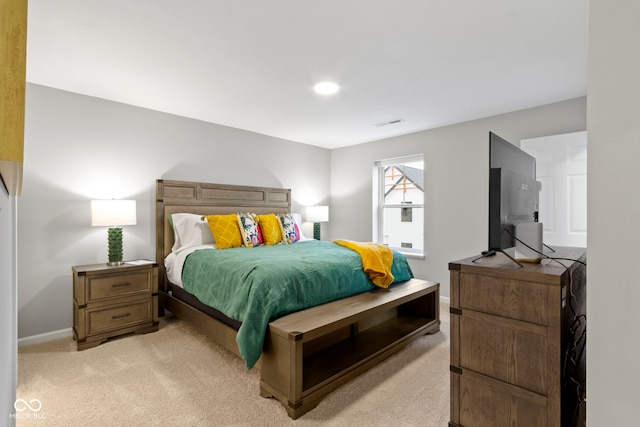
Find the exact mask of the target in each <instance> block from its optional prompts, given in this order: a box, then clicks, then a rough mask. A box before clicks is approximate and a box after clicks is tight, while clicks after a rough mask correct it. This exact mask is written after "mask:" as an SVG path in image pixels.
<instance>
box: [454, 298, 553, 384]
mask: <svg viewBox="0 0 640 427" xmlns="http://www.w3.org/2000/svg"><path fill="white" fill-rule="evenodd" d="M497 320H499V318H496V317H494V316H490V315H487V314H482V313H471V312H469V311H464V310H463V314H462V316H459V334H460V335H459V336H460V367H462V368H468V369H471V370H473V371H475V372H478V373H481V374H484V375H487V376H490V377H493V378H497V379H499V380H501V381H504V382H505V383H509V384H513V385H516V386H519V387H523V388H525V389H527V390H531V391H534V392H536V393H540V394H546V392H547V391H548V388H549V384H547V378H548V375H547V373H548V370H547V344H548V343H547V337H546V328H544V327H541V326H535V325H531V326H529V327H527V326H528V325H527V324H524V323H523V322H517V321H511V322H505V321H504V320H503V321H497ZM456 321H457V320H456ZM519 324H520V325H522V326H523V327H520V325H519Z"/></svg>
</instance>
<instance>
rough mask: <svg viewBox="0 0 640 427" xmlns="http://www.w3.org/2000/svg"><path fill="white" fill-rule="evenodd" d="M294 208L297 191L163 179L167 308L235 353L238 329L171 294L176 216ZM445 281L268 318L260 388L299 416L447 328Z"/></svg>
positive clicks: (161, 236) (159, 199) (160, 234)
mask: <svg viewBox="0 0 640 427" xmlns="http://www.w3.org/2000/svg"><path fill="white" fill-rule="evenodd" d="M290 211H291V190H289V189H282V188H269V187H251V186H238V185H224V184H211V183H201V182H188V181H169V180H158V181H157V182H156V261H157V262H158V265H159V266H160V296H159V305H160V314H161V315H162V314H163V312H164V310H165V309H166V310H168V311H170V312H172V313H173V314H174V315H176V316H178V317H179V318H182V319H184V320H186V321H187V322H189V323H190V324H192V325H193V326H195V327H196V328H198V329H200V330H201V331H202V332H204V333H205V334H206V335H208V336H209V337H211V338H212V339H213V340H214V341H216V342H217V343H219V344H220V345H222V346H223V347H224V348H226V349H228V350H229V351H231V352H232V353H235V354H236V355H238V356H239V355H240V353H239V350H238V346H237V344H236V340H235V337H236V329H235V328H234V327H232V326H229V325H228V324H226V323H224V322H222V321H220V320H218V319H216V318H214V317H212V316H210V315H209V314H206V313H204V312H203V311H201V310H199V309H197V308H195V307H193V306H191V305H189V304H187V303H185V302H183V301H182V300H180V299H178V298H176V297H175V296H173V295H172V294H171V292H169V283H168V281H167V277H166V272H165V270H164V258H165V257H166V256H167V255H168V254H169V253H170V252H171V248H172V246H173V231H172V229H171V225H170V223H169V220H168V218H169V215H171V214H174V213H181V212H188V213H196V214H202V215H215V214H229V213H237V212H252V213H256V214H265V213H286V212H290ZM439 297H440V285H439V284H438V283H433V282H428V281H425V280H419V279H411V280H408V281H406V282H403V283H399V284H394V285H392V286H390V287H389V288H388V289H381V288H380V289H376V290H374V291H371V292H365V293H364V294H360V295H356V296H353V297H348V298H345V299H341V300H338V301H333V302H330V303H327V304H323V305H321V306H317V307H312V308H309V309H307V310H303V311H300V312H297V313H293V314H290V315H288V316H284V317H282V318H280V319H277V320H275V321H273V322H271V323H270V324H269V330H268V332H267V336H266V338H265V346H264V349H263V353H262V357H261V359H260V360H259V361H258V363H257V364H256V368H258V369H260V373H261V381H260V394H261V395H262V396H265V397H273V398H276V399H278V400H279V401H280V402H281V403H282V404H283V405H284V407H285V409H286V410H287V413H288V414H289V416H290V417H292V418H294V419H295V418H297V417H299V416H301V415H302V414H304V413H306V412H307V411H309V410H311V409H313V408H314V407H315V406H316V405H317V404H318V403H319V402H320V400H321V399H322V398H323V397H324V396H325V395H326V394H328V393H329V392H330V391H332V390H334V389H335V388H337V387H339V386H340V385H342V384H344V383H345V382H347V381H349V380H350V379H352V378H353V377H355V376H356V375H358V374H360V373H361V372H363V371H364V370H366V369H369V368H370V367H372V366H374V365H375V364H377V363H379V362H380V361H381V360H383V359H385V358H387V357H388V356H390V355H391V354H393V353H395V352H396V351H398V350H400V349H401V348H402V347H403V346H404V345H406V344H407V343H408V342H409V341H410V340H411V339H413V338H416V337H418V336H420V335H423V334H425V333H435V332H438V331H439V330H440V320H439V319H440V312H439V299H440V298H439Z"/></svg>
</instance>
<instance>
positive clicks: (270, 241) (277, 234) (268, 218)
mask: <svg viewBox="0 0 640 427" xmlns="http://www.w3.org/2000/svg"><path fill="white" fill-rule="evenodd" d="M256 219H257V220H258V224H259V225H260V230H261V231H262V239H263V240H264V244H265V245H267V246H273V245H277V244H278V243H280V242H281V241H282V231H281V229H280V220H279V219H278V217H277V216H276V215H275V214H268V215H257V216H256Z"/></svg>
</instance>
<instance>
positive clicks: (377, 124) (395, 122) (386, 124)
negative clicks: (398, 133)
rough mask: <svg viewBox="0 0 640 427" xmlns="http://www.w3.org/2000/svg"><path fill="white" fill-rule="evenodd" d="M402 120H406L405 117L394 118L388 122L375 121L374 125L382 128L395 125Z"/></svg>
mask: <svg viewBox="0 0 640 427" xmlns="http://www.w3.org/2000/svg"><path fill="white" fill-rule="evenodd" d="M402 122H404V119H393V120H388V121H386V122H380V123H375V124H374V126H375V127H377V128H381V127H383V126H389V125H395V124H398V123H402Z"/></svg>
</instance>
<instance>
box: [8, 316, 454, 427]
mask: <svg viewBox="0 0 640 427" xmlns="http://www.w3.org/2000/svg"><path fill="white" fill-rule="evenodd" d="M441 320H442V325H441V331H440V332H439V333H437V334H434V335H425V336H422V337H420V338H418V339H416V340H415V341H413V342H412V343H410V344H409V345H408V346H407V347H405V348H404V349H402V350H401V351H400V352H398V353H396V354H395V355H393V356H391V357H390V358H389V359H387V360H385V361H383V362H382V363H380V364H379V365H377V366H375V367H374V368H372V369H370V370H368V371H366V372H365V373H363V374H362V375H360V376H358V377H357V378H355V379H354V380H352V381H350V382H349V383H347V384H345V385H343V386H342V387H340V388H339V389H337V390H335V391H333V392H332V393H331V394H329V395H328V396H326V397H325V398H324V399H323V400H322V401H321V402H320V404H319V405H318V406H317V407H316V408H315V409H313V410H312V411H310V412H308V413H307V414H305V415H303V416H302V417H300V418H298V419H297V420H292V419H291V418H289V416H288V415H287V413H286V411H285V409H284V407H283V406H282V405H281V404H280V403H279V402H278V401H276V400H274V399H267V398H263V397H261V396H260V373H259V371H257V370H256V369H253V370H251V371H248V370H247V369H246V367H245V365H244V364H243V362H242V361H241V359H240V358H238V357H236V356H234V355H233V354H231V353H229V352H228V351H226V350H224V349H223V348H222V347H220V346H218V345H217V344H215V343H213V342H212V341H211V340H210V339H208V338H207V337H206V336H204V335H202V334H200V333H199V332H197V331H196V330H194V329H193V328H192V327H190V326H189V325H188V324H186V323H185V322H183V321H181V320H179V319H177V318H175V317H172V316H168V317H164V318H162V319H161V322H160V330H159V331H158V332H154V333H150V334H146V335H134V336H128V337H125V338H122V339H117V340H113V341H110V342H107V343H104V344H102V345H100V346H98V347H95V348H92V349H88V350H84V351H80V352H79V351H77V350H76V343H75V341H73V340H72V339H71V338H68V339H59V340H55V341H50V342H47V343H42V344H37V345H32V346H28V347H22V348H20V349H19V354H18V389H17V398H18V399H22V400H23V401H25V402H31V401H32V400H33V399H37V400H38V401H39V402H40V403H41V408H40V410H38V411H37V412H34V411H31V410H30V409H29V408H25V407H24V406H22V407H21V409H24V410H23V411H22V412H17V413H16V418H17V425H18V426H20V427H22V426H65V427H67V426H95V427H102V426H143V425H144V426H160V425H162V426H294V425H295V426H297V427H307V426H318V425H323V426H347V425H348V426H421V427H430V426H438V427H442V426H446V425H447V422H448V419H449V306H448V305H442V306H441ZM36 403H37V402H36ZM34 406H35V403H34Z"/></svg>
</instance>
